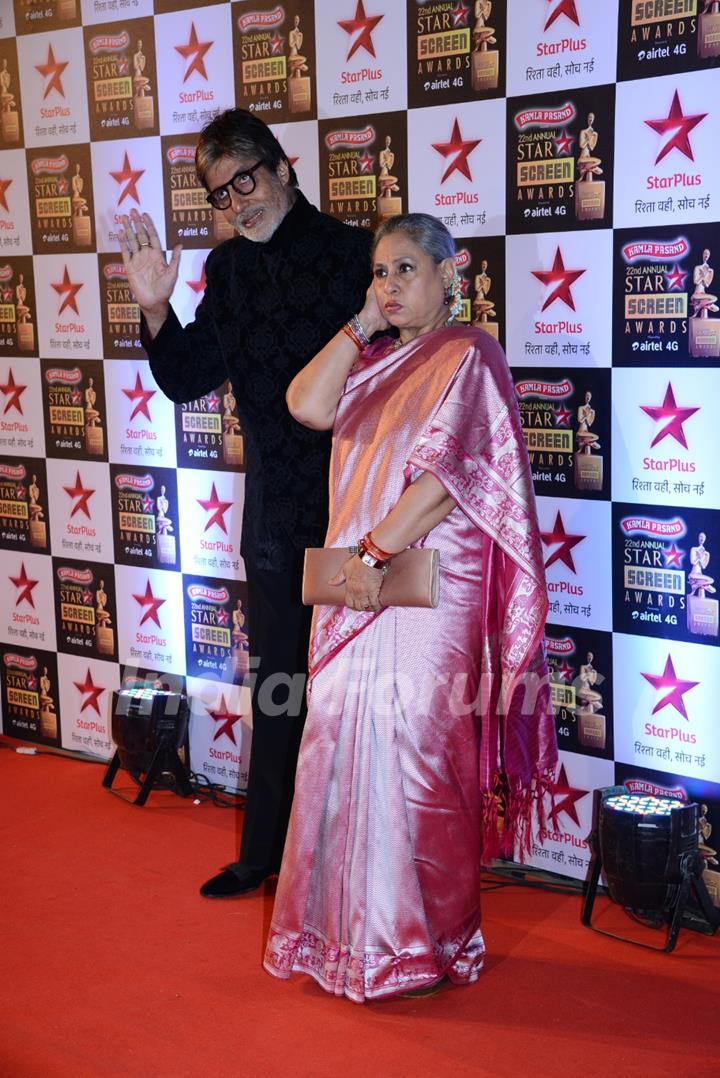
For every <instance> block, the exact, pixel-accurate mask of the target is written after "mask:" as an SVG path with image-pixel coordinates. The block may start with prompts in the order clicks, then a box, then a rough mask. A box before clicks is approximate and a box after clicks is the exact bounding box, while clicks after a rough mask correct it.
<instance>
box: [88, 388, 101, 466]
mask: <svg viewBox="0 0 720 1078" xmlns="http://www.w3.org/2000/svg"><path fill="white" fill-rule="evenodd" d="M96 401H97V392H96V390H95V380H94V379H93V378H92V377H90V378H88V384H87V389H86V390H85V449H86V451H87V452H88V453H91V454H92V455H93V456H94V457H101V456H102V455H103V451H104V449H105V432H104V431H103V428H102V420H101V418H100V413H99V412H98V410H97V408H96V407H95V402H96Z"/></svg>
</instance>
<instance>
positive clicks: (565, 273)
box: [530, 247, 585, 311]
mask: <svg viewBox="0 0 720 1078" xmlns="http://www.w3.org/2000/svg"><path fill="white" fill-rule="evenodd" d="M530 272H531V273H532V275H533V277H537V279H538V281H540V284H544V285H545V287H546V288H547V289H548V292H547V295H546V297H545V302H544V303H543V305H542V307H541V310H542V311H545V310H547V308H548V307H549V306H550V305H551V304H552V303H554V302H555V300H556V299H559V300H562V302H563V303H564V304H565V306H566V307H569V308H570V310H571V311H574V310H575V302H574V300H573V297H572V292H571V288H572V286H573V285H574V284H575V282H576V281H577V279H578V277H582V275H583V273H584V272H585V270H584V269H581V270H566V269H565V263H564V262H563V256H562V251H561V250H560V248H559V247H557V248H556V250H555V257H554V259H553V264H552V266H551V268H550V269H549V270H530Z"/></svg>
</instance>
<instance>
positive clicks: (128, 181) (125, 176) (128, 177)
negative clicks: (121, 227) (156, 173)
mask: <svg viewBox="0 0 720 1078" xmlns="http://www.w3.org/2000/svg"><path fill="white" fill-rule="evenodd" d="M144 175H145V169H144V168H137V169H134V168H133V167H132V165H131V164H130V157H129V156H128V152H127V150H126V151H125V156H124V157H123V163H122V170H121V171H119V172H112V171H111V172H110V176H112V178H113V179H114V180H115V183H117V184H120V186H121V187H122V185H123V184H125V186H124V187H122V190H121V192H120V194H119V195H118V200H117V204H118V206H120V205H121V204H122V203H123V202H124V200H125V199H126V198H128V197H130V198H133V199H135V201H136V202H137V204H138V206H139V205H140V196H139V195H138V193H137V183H138V180H139V179H140V177H141V176H144Z"/></svg>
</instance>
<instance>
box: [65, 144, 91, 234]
mask: <svg viewBox="0 0 720 1078" xmlns="http://www.w3.org/2000/svg"><path fill="white" fill-rule="evenodd" d="M70 186H71V187H72V230H73V240H74V241H75V243H76V245H77V246H78V247H89V246H90V244H91V243H92V227H91V223H90V217H89V215H88V204H87V199H86V198H83V187H84V186H85V180H84V179H83V178H82V176H81V175H80V164H79V163H78V164H76V165H75V175H74V176H73V178H72V179H71V181H70Z"/></svg>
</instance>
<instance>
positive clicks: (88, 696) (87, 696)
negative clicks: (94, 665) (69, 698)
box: [73, 667, 105, 717]
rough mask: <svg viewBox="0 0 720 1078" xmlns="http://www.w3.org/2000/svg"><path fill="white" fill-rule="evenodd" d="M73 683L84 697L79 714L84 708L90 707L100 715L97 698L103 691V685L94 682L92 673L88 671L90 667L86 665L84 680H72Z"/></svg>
mask: <svg viewBox="0 0 720 1078" xmlns="http://www.w3.org/2000/svg"><path fill="white" fill-rule="evenodd" d="M73 685H74V686H75V688H76V689H77V691H78V692H79V693H80V695H81V696H82V697H83V698H84V699H83V702H82V705H81V707H80V714H81V715H82V713H83V711H85V709H86V708H88V707H90V708H92V709H93V711H95V712H96V713H97V714H98V715H100V705H99V703H98V700H99V698H100V697H101V696H102V694H103V693H104V692H105V687H104V686H103V685H96V684H95V682H94V681H93V679H92V674H91V673H90V667H88V669H87V671H86V673H85V680H84V681H73ZM101 717H102V716H101Z"/></svg>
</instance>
